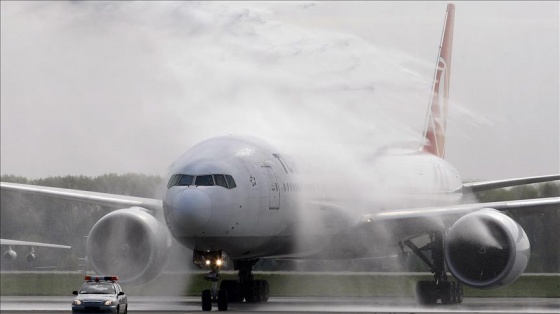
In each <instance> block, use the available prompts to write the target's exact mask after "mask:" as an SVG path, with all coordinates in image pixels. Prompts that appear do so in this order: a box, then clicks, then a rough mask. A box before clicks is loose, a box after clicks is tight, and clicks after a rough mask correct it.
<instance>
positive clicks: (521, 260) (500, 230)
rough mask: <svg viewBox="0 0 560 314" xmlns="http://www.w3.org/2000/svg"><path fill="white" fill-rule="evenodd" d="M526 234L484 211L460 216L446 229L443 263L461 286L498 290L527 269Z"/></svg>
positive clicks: (496, 213) (505, 218)
mask: <svg viewBox="0 0 560 314" xmlns="http://www.w3.org/2000/svg"><path fill="white" fill-rule="evenodd" d="M529 255H530V244H529V239H528V238H527V234H526V233H525V231H524V230H523V228H521V226H520V225H519V224H517V223H516V222H515V221H514V220H513V219H511V218H510V217H508V216H506V215H504V214H502V213H501V212H499V211H497V210H495V209H491V208H485V209H481V210H479V211H476V212H474V213H470V214H468V215H465V216H463V217H461V219H459V220H457V222H455V224H454V225H453V226H452V227H451V229H449V232H448V234H447V240H446V243H445V261H446V263H447V266H448V268H449V271H450V272H451V273H452V274H453V276H455V278H457V279H458V280H459V281H461V282H462V283H463V284H465V285H467V286H470V287H473V288H478V289H488V288H498V287H501V286H505V285H508V284H510V283H512V282H513V281H515V280H516V279H517V278H519V276H521V274H522V273H523V271H525V267H527V263H528V262H529Z"/></svg>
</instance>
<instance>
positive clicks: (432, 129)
mask: <svg viewBox="0 0 560 314" xmlns="http://www.w3.org/2000/svg"><path fill="white" fill-rule="evenodd" d="M454 19H455V5H454V4H451V3H450V4H448V5H447V12H446V14H445V23H444V25H443V33H442V36H441V42H440V45H439V53H438V59H437V62H436V72H435V74H434V81H433V83H432V84H433V85H432V94H431V96H430V106H429V108H428V117H427V119H426V127H425V129H424V137H425V141H426V142H425V144H424V145H423V146H422V150H423V151H425V152H429V153H431V154H434V155H436V156H439V157H442V158H443V157H444V155H445V125H446V120H447V107H448V103H449V78H450V74H451V51H452V46H453V23H454Z"/></svg>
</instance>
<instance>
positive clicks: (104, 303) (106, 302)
mask: <svg viewBox="0 0 560 314" xmlns="http://www.w3.org/2000/svg"><path fill="white" fill-rule="evenodd" d="M115 303H116V302H115V301H113V300H107V301H105V302H103V305H113V304H115Z"/></svg>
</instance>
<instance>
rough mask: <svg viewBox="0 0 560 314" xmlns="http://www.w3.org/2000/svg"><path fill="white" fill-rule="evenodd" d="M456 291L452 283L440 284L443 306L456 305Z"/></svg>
mask: <svg viewBox="0 0 560 314" xmlns="http://www.w3.org/2000/svg"><path fill="white" fill-rule="evenodd" d="M454 290H455V289H454V288H453V285H452V282H448V281H446V282H442V283H440V295H441V304H452V303H454V300H453V299H454V296H453V295H454V294H455V291H454Z"/></svg>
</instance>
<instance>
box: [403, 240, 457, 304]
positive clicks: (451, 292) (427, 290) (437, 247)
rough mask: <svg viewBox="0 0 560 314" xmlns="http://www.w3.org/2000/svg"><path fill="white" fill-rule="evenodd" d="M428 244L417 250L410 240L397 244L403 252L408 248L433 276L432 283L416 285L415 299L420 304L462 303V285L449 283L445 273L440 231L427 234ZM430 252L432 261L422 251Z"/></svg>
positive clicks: (424, 282) (421, 282)
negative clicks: (428, 237)
mask: <svg viewBox="0 0 560 314" xmlns="http://www.w3.org/2000/svg"><path fill="white" fill-rule="evenodd" d="M429 236H430V242H429V243H428V244H426V245H425V246H423V247H421V248H418V247H417V246H416V245H415V244H414V243H413V242H412V239H408V240H406V241H402V242H400V243H399V245H400V246H401V249H402V250H403V251H404V246H405V245H406V246H407V247H408V248H410V249H411V250H412V251H413V252H414V253H415V254H416V255H417V256H418V257H419V258H420V259H421V260H422V261H424V263H426V265H428V267H430V271H431V272H432V273H433V274H434V280H433V281H419V282H418V283H417V284H416V298H417V299H418V303H420V304H425V305H429V304H435V303H436V302H437V301H438V300H441V303H442V304H455V303H462V302H463V285H462V284H461V283H459V282H455V281H449V280H448V278H447V273H446V272H445V262H444V256H443V237H444V233H443V232H442V231H435V232H431V233H430V234H429ZM426 250H431V251H432V261H430V259H428V258H427V257H426V255H424V252H423V251H426Z"/></svg>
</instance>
